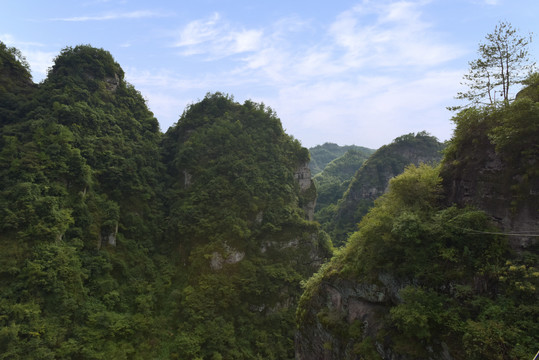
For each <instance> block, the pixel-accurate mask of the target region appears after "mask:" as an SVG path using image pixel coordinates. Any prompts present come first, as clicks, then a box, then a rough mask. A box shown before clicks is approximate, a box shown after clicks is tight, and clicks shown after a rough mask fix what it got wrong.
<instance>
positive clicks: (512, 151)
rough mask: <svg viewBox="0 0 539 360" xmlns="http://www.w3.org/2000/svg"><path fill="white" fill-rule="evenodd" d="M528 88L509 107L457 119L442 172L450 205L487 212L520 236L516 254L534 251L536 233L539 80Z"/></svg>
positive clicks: (515, 240) (472, 112) (514, 243)
mask: <svg viewBox="0 0 539 360" xmlns="http://www.w3.org/2000/svg"><path fill="white" fill-rule="evenodd" d="M528 84H529V86H528V87H526V88H525V89H523V90H522V91H521V93H520V94H519V97H518V101H515V102H514V103H513V104H511V106H509V107H507V108H503V109H500V110H498V111H492V110H491V109H482V110H481V109H480V110H478V109H470V110H469V111H465V112H463V113H461V114H459V116H457V117H456V118H455V119H454V120H455V122H456V123H457V128H456V130H455V136H454V137H455V139H454V140H453V142H452V144H451V146H450V147H449V148H448V151H447V155H446V157H445V159H444V162H443V168H442V176H443V177H444V188H445V191H446V196H447V201H448V203H456V204H458V205H459V206H467V205H472V206H475V207H477V208H479V209H482V210H484V211H485V212H487V213H488V214H489V215H490V216H491V217H492V218H493V219H494V220H495V221H496V222H497V223H498V225H499V226H500V228H501V229H503V230H504V231H505V232H507V233H513V234H518V235H512V236H511V237H510V240H511V244H512V247H513V249H514V250H516V251H525V250H527V249H528V248H530V247H531V248H534V244H536V242H537V238H536V235H537V230H538V229H539V212H538V209H539V167H538V159H539V143H538V139H539V123H538V121H537V119H539V106H538V102H537V101H536V100H539V90H538V88H539V76H538V75H537V74H536V75H534V76H532V77H531V78H530V79H529V81H528ZM527 234H529V236H528V235H527Z"/></svg>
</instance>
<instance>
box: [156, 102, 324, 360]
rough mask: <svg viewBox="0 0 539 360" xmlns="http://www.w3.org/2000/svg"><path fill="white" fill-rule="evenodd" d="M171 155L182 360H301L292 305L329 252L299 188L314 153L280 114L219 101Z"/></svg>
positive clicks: (200, 112) (187, 119)
mask: <svg viewBox="0 0 539 360" xmlns="http://www.w3.org/2000/svg"><path fill="white" fill-rule="evenodd" d="M163 151H164V159H165V162H166V163H167V164H168V165H169V166H168V174H169V181H170V184H169V185H168V186H167V188H168V189H169V195H168V196H167V197H168V198H169V199H174V200H172V201H171V203H170V214H169V215H168V223H169V225H170V228H169V230H168V231H169V234H170V238H169V244H170V246H171V249H174V250H175V249H179V252H180V253H181V255H182V256H183V257H184V260H183V261H185V262H186V263H187V264H188V281H187V286H186V287H185V288H184V289H183V290H182V291H181V293H180V294H179V296H180V303H179V307H180V308H181V313H180V317H181V318H182V319H183V323H179V324H176V326H177V327H178V328H177V331H178V332H179V333H180V335H179V336H177V337H176V340H175V341H176V343H177V344H179V345H180V346H178V353H177V355H178V357H179V358H181V359H188V358H196V357H202V358H220V357H222V358H225V359H254V358H263V359H287V358H293V357H294V352H293V347H292V346H291V344H292V338H293V329H294V326H293V314H294V307H293V306H291V305H293V304H294V303H295V299H297V298H298V297H299V294H300V288H299V282H300V281H301V280H302V279H305V278H306V277H307V276H308V275H310V274H311V273H312V272H313V270H315V267H313V265H311V262H312V261H313V259H312V257H311V255H310V254H309V253H310V251H313V250H314V251H315V252H316V251H318V250H317V249H318V248H319V247H320V251H321V252H323V251H324V250H323V248H324V246H325V248H326V249H329V248H328V246H327V244H326V245H324V244H322V245H321V246H319V240H318V238H317V233H318V225H317V224H316V223H313V222H309V221H307V220H305V213H304V212H303V210H302V209H301V208H300V207H299V205H300V204H301V203H302V202H306V201H314V198H310V199H307V198H305V196H308V195H307V194H309V193H310V192H309V191H305V192H302V191H300V188H299V184H298V183H297V182H296V181H295V172H296V171H297V169H298V168H299V166H300V165H301V164H305V163H306V162H307V161H308V158H309V154H308V152H307V150H306V149H304V148H302V147H301V146H300V144H299V142H298V141H297V140H294V139H292V138H291V137H289V136H288V135H286V134H285V133H284V131H283V129H282V126H281V123H280V121H279V119H278V118H276V117H275V115H274V113H273V111H272V110H271V109H269V108H266V107H265V106H264V105H259V104H255V103H253V102H250V101H247V102H245V104H243V105H240V104H238V103H235V102H233V100H232V99H231V98H229V97H226V96H224V95H221V94H218V93H217V94H209V95H208V96H207V97H206V98H205V99H204V100H202V101H201V102H199V103H197V104H194V105H192V106H190V107H189V108H188V109H187V111H185V113H184V114H183V115H182V117H181V118H180V120H179V121H178V123H177V125H176V126H175V127H173V128H171V129H170V130H169V131H168V132H167V133H166V134H165V138H164V144H163ZM178 179H180V181H178ZM313 195H314V193H313ZM311 196H312V195H311ZM322 239H323V238H322ZM326 241H327V240H326ZM326 251H327V250H326ZM187 345H188V346H187Z"/></svg>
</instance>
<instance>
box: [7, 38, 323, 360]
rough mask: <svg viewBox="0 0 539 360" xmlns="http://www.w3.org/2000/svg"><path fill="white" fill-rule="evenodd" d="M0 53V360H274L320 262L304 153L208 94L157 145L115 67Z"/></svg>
mask: <svg viewBox="0 0 539 360" xmlns="http://www.w3.org/2000/svg"><path fill="white" fill-rule="evenodd" d="M1 45H2V46H0V59H1V60H2V62H1V63H0V65H1V66H0V74H2V76H1V77H0V105H1V107H0V116H1V127H0V218H1V221H0V239H1V241H0V314H1V316H0V353H1V354H2V355H1V356H0V357H2V358H10V359H23V358H24V359H53V358H54V359H57V358H58V359H73V358H77V359H127V358H136V359H138V358H140V359H147V358H162V359H170V358H201V359H220V358H234V359H255V358H265V359H287V358H293V356H294V348H293V336H294V313H295V306H296V304H297V300H298V298H299V296H300V294H301V288H300V282H301V281H302V280H305V279H307V278H308V277H309V276H310V275H311V274H312V273H313V272H314V271H315V270H316V269H317V268H318V266H319V265H320V264H321V263H322V262H324V261H325V259H326V258H328V257H329V256H330V255H331V244H330V241H329V238H328V237H327V235H325V234H324V233H323V232H321V231H320V230H319V225H318V224H317V223H315V222H313V221H312V217H313V211H314V201H315V198H316V189H315V186H314V183H313V182H312V180H311V175H310V171H309V168H308V166H307V162H308V159H309V153H308V150H307V149H305V148H302V147H301V145H300V144H299V142H298V141H297V140H294V139H293V138H292V137H290V136H288V135H287V134H285V133H284V131H283V129H282V126H281V123H280V120H279V119H278V118H277V117H276V116H275V114H274V113H273V112H272V111H271V110H270V109H268V108H265V107H264V106H263V105H260V104H256V103H253V102H250V101H247V102H245V103H244V104H238V103H236V102H234V101H233V99H232V98H231V97H228V96H225V95H222V94H219V93H215V94H208V95H207V96H206V98H204V99H203V100H202V101H200V102H199V103H196V104H192V105H191V106H189V108H187V109H186V110H185V112H184V114H183V115H182V116H181V118H180V119H179V120H178V122H177V124H176V125H175V126H173V127H172V128H171V129H169V130H168V131H167V133H165V134H163V133H161V131H160V129H159V125H158V122H157V120H156V119H155V117H154V116H153V114H152V113H151V112H150V111H149V109H148V108H147V106H146V102H145V100H144V99H143V97H142V96H141V94H140V93H139V92H138V91H137V90H136V89H135V88H134V87H133V86H132V85H130V84H129V83H127V82H126V81H125V79H124V72H123V70H122V68H121V67H120V65H119V64H118V63H116V62H115V60H114V58H113V57H112V56H111V54H110V53H108V52H107V51H105V50H103V49H97V48H93V47H91V46H89V45H80V46H76V47H68V48H65V49H64V50H62V52H61V53H60V54H59V55H58V56H57V57H56V59H55V62H54V65H53V67H52V68H51V69H50V71H49V74H48V76H47V78H46V79H45V80H44V81H43V82H42V83H40V84H34V83H33V82H32V81H31V76H30V73H29V71H28V67H27V66H26V63H25V61H24V58H23V57H22V56H21V55H20V53H19V52H18V51H17V50H16V49H13V48H8V47H6V46H5V45H3V44H1Z"/></svg>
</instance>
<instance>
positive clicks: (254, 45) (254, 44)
mask: <svg viewBox="0 0 539 360" xmlns="http://www.w3.org/2000/svg"><path fill="white" fill-rule="evenodd" d="M262 36H263V32H262V31H261V30H258V29H250V30H246V29H236V28H233V27H232V26H231V25H230V24H228V23H227V22H225V21H222V19H221V16H220V15H219V14H218V13H214V14H213V15H211V16H210V17H209V18H207V19H202V20H194V21H192V22H190V23H188V24H187V25H185V26H184V27H183V28H182V29H181V30H180V31H179V35H178V40H177V41H175V42H174V44H173V46H175V47H179V48H182V52H181V54H182V55H183V56H192V55H205V56H206V57H207V59H208V60H215V59H220V58H223V57H227V56H230V55H235V54H240V53H247V52H252V51H255V50H258V49H259V48H260V42H261V39H262Z"/></svg>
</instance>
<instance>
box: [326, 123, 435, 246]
mask: <svg viewBox="0 0 539 360" xmlns="http://www.w3.org/2000/svg"><path fill="white" fill-rule="evenodd" d="M442 149H443V145H442V144H441V143H440V142H438V140H437V139H436V138H435V137H433V136H429V135H428V134H427V133H425V132H421V133H417V134H415V135H414V134H408V135H403V136H401V137H399V138H397V139H395V140H393V142H392V143H391V144H389V145H385V146H382V147H381V148H380V149H378V150H377V151H376V152H375V153H374V154H373V155H371V157H370V158H369V159H368V160H367V161H366V162H365V164H364V165H363V166H362V167H361V168H360V169H359V170H358V171H357V173H356V174H355V176H354V178H353V179H352V181H351V183H350V185H349V187H348V189H347V191H346V192H345V194H344V196H343V197H342V200H340V201H339V203H338V205H337V207H336V208H335V211H334V214H333V216H332V217H331V219H330V220H328V221H327V222H325V228H324V230H326V231H327V232H328V233H329V234H330V235H331V237H332V239H333V243H334V244H335V245H336V246H341V245H343V244H344V242H345V240H346V238H347V237H348V236H349V235H350V234H351V233H353V232H354V231H355V230H356V229H357V224H358V223H359V221H360V220H361V218H362V217H363V216H364V215H365V214H366V213H367V211H368V210H369V209H370V208H371V207H372V206H373V205H374V200H375V199H376V198H378V197H379V196H381V195H382V194H383V193H384V192H385V191H386V189H387V186H388V183H389V180H390V179H391V178H393V177H395V176H397V175H398V174H400V173H402V172H403V171H404V168H405V167H406V166H407V165H409V164H415V165H419V164H420V163H428V164H430V163H437V162H439V161H440V160H441V157H442V154H441V150H442ZM326 217H328V218H329V215H328V214H326Z"/></svg>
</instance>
